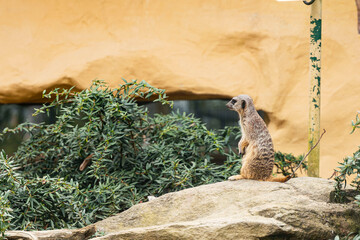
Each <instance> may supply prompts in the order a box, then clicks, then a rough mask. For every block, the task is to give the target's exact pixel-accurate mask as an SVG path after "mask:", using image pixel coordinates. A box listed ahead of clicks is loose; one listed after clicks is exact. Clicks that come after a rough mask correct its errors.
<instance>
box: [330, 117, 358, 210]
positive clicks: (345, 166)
mask: <svg viewBox="0 0 360 240" xmlns="http://www.w3.org/2000/svg"><path fill="white" fill-rule="evenodd" d="M352 127H353V129H352V131H351V133H353V132H354V131H355V130H356V129H357V128H360V118H359V114H357V115H356V121H355V122H354V121H352ZM339 164H340V166H339V167H338V169H335V173H336V174H337V176H336V177H335V181H336V185H335V196H334V198H335V199H334V200H335V201H336V202H344V198H345V195H344V194H345V192H344V191H342V189H343V188H344V187H346V185H347V177H349V176H354V179H353V180H352V181H351V183H350V185H351V186H352V187H354V188H355V189H356V190H357V191H360V147H359V149H358V150H357V151H356V152H354V153H353V155H352V156H348V157H346V158H345V159H344V160H343V162H342V163H339ZM355 199H356V200H357V203H358V204H359V206H360V195H358V196H356V197H355Z"/></svg>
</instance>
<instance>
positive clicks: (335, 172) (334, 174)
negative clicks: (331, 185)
mask: <svg viewBox="0 0 360 240" xmlns="http://www.w3.org/2000/svg"><path fill="white" fill-rule="evenodd" d="M337 173H338V172H337V171H334V173H333V174H332V175H331V176H330V177H329V178H328V180H330V179H332V178H333V177H334V176H336V175H337Z"/></svg>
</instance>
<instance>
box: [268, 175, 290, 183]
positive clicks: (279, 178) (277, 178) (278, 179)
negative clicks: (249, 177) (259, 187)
mask: <svg viewBox="0 0 360 240" xmlns="http://www.w3.org/2000/svg"><path fill="white" fill-rule="evenodd" d="M290 178H291V177H290V176H285V177H284V176H282V177H271V178H270V179H268V180H267V181H269V182H287V181H288V180H289V179H290Z"/></svg>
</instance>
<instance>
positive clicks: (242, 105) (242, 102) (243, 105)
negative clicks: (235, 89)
mask: <svg viewBox="0 0 360 240" xmlns="http://www.w3.org/2000/svg"><path fill="white" fill-rule="evenodd" d="M245 107H246V102H245V100H242V101H241V108H242V109H245Z"/></svg>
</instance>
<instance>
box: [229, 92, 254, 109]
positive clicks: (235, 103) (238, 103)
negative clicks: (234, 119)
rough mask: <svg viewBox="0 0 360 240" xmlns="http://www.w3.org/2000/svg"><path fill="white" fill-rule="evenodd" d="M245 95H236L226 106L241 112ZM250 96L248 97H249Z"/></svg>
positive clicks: (243, 107) (244, 103)
mask: <svg viewBox="0 0 360 240" xmlns="http://www.w3.org/2000/svg"><path fill="white" fill-rule="evenodd" d="M246 97H248V96H246V95H239V96H237V97H233V98H232V99H231V100H230V101H229V102H228V103H227V104H226V106H227V107H228V108H229V109H230V110H233V111H237V112H239V113H240V112H243V111H244V110H245V107H246ZM249 98H250V97H249Z"/></svg>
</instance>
